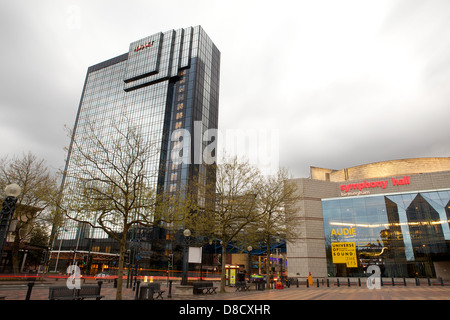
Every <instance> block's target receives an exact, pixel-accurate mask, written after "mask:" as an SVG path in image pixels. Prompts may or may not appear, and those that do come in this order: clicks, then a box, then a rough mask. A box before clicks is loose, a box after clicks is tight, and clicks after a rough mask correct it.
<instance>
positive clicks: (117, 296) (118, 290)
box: [116, 232, 127, 300]
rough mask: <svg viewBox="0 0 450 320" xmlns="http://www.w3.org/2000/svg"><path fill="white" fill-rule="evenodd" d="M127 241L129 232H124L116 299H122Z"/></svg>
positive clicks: (121, 242) (121, 243)
mask: <svg viewBox="0 0 450 320" xmlns="http://www.w3.org/2000/svg"><path fill="white" fill-rule="evenodd" d="M126 243H127V232H124V233H123V235H122V239H121V241H120V253H119V266H118V269H117V291H116V300H122V283H123V266H124V262H125V250H126Z"/></svg>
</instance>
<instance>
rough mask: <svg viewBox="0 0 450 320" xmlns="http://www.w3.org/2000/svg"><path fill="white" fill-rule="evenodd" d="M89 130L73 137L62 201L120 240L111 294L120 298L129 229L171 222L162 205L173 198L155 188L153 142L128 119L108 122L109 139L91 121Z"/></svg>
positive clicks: (69, 211) (172, 215)
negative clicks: (122, 122)
mask: <svg viewBox="0 0 450 320" xmlns="http://www.w3.org/2000/svg"><path fill="white" fill-rule="evenodd" d="M88 129H89V132H88V134H86V135H85V137H84V138H83V141H78V140H77V139H73V142H72V153H71V154H72V156H71V159H70V161H71V162H72V166H71V168H72V170H70V171H68V172H67V173H66V182H65V187H64V199H63V201H62V204H63V208H64V210H65V212H66V215H67V216H68V217H69V218H70V219H72V220H74V221H77V222H83V223H86V224H88V225H90V226H91V227H93V228H100V229H102V230H103V231H104V232H106V233H107V234H108V235H109V236H110V237H111V238H113V239H115V240H116V241H117V242H118V243H119V247H120V251H119V263H118V274H117V276H118V283H117V293H116V299H117V300H121V299H122V281H123V270H124V257H125V252H126V243H127V233H128V231H129V230H130V228H132V227H133V226H136V225H141V226H145V227H152V226H155V225H156V224H158V223H160V222H161V221H165V222H167V223H173V222H174V221H175V220H176V219H177V218H179V217H178V216H177V213H176V212H174V210H167V208H168V206H172V207H173V206H174V205H175V204H176V202H175V200H174V199H173V198H171V197H169V196H168V195H164V194H163V193H162V192H161V193H159V192H158V190H157V189H156V179H157V174H156V172H158V169H159V168H153V171H152V170H149V165H151V164H152V162H154V163H156V162H155V161H152V160H154V159H155V158H157V159H158V160H159V150H158V147H157V146H156V145H155V144H153V143H151V142H150V141H149V140H147V139H145V138H144V137H143V136H142V134H141V133H140V131H139V130H138V128H136V127H135V126H133V125H132V124H131V123H128V124H126V125H125V126H124V125H123V124H122V125H117V124H113V125H112V126H111V129H112V132H110V133H109V138H108V139H105V138H104V137H103V136H102V134H101V133H100V132H99V131H98V130H97V129H96V128H95V127H94V126H93V125H92V124H91V125H90V126H88ZM151 172H155V174H151ZM180 219H182V218H180Z"/></svg>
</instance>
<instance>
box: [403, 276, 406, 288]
mask: <svg viewBox="0 0 450 320" xmlns="http://www.w3.org/2000/svg"><path fill="white" fill-rule="evenodd" d="M403 285H404V286H405V287H406V279H405V278H404V277H403Z"/></svg>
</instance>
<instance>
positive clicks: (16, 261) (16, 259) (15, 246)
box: [11, 231, 20, 274]
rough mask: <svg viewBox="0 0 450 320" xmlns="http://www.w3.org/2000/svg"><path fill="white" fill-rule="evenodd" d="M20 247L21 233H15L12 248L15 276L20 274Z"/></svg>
mask: <svg viewBox="0 0 450 320" xmlns="http://www.w3.org/2000/svg"><path fill="white" fill-rule="evenodd" d="M19 245H20V238H19V232H18V231H16V232H15V237H14V242H13V244H12V247H11V262H12V267H13V272H14V274H18V273H19V272H20V270H19Z"/></svg>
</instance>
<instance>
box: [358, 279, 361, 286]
mask: <svg viewBox="0 0 450 320" xmlns="http://www.w3.org/2000/svg"><path fill="white" fill-rule="evenodd" d="M358 287H361V278H358Z"/></svg>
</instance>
